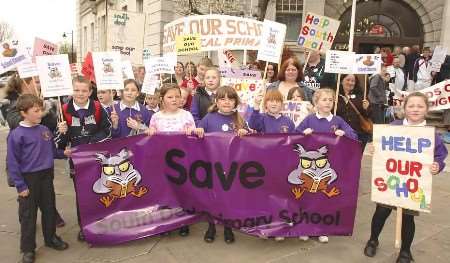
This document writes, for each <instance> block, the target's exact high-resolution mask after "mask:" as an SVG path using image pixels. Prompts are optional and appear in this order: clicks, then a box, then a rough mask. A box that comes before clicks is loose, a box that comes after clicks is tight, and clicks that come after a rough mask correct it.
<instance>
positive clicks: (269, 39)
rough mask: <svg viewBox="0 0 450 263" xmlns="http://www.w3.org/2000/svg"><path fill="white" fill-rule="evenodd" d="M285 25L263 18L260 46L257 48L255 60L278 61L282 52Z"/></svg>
mask: <svg viewBox="0 0 450 263" xmlns="http://www.w3.org/2000/svg"><path fill="white" fill-rule="evenodd" d="M285 36H286V25H285V24H281V23H277V22H273V21H270V20H264V23H263V32H262V35H261V47H260V49H259V50H258V56H257V58H256V59H257V60H262V61H267V62H272V63H279V62H280V57H281V53H282V52H283V46H284V38H285Z"/></svg>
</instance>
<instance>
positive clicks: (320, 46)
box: [297, 13, 341, 51]
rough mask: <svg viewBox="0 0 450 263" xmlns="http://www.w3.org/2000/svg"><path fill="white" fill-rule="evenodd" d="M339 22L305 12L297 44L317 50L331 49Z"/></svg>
mask: <svg viewBox="0 0 450 263" xmlns="http://www.w3.org/2000/svg"><path fill="white" fill-rule="evenodd" d="M340 23H341V22H340V21H339V20H335V19H332V18H330V17H326V16H320V15H317V14H313V13H307V14H306V16H305V21H303V25H302V28H301V29H300V35H299V36H298V41H297V42H298V45H299V46H301V47H304V48H308V49H313V50H318V51H327V50H329V49H331V46H332V45H333V41H334V38H335V37H336V32H337V30H338V28H339V24H340Z"/></svg>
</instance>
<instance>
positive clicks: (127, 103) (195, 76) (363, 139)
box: [2, 46, 448, 263]
mask: <svg viewBox="0 0 450 263" xmlns="http://www.w3.org/2000/svg"><path fill="white" fill-rule="evenodd" d="M380 52H381V54H382V57H383V61H384V65H383V66H382V70H381V72H380V73H379V74H375V75H373V76H371V77H370V78H369V83H368V84H369V85H368V90H367V91H364V90H363V87H365V85H361V84H360V82H361V80H360V77H359V76H357V75H354V74H345V75H341V78H340V79H338V80H336V79H335V76H334V75H333V74H328V73H325V72H324V59H323V58H321V56H320V54H319V53H318V52H312V53H311V54H310V55H309V59H308V61H307V62H306V64H305V65H302V64H301V63H300V62H299V60H298V59H297V58H296V57H291V58H289V59H286V60H285V61H283V63H282V64H281V66H280V67H279V71H278V66H277V65H275V64H269V66H268V70H267V88H266V89H263V91H262V92H260V93H259V94H258V95H257V96H255V100H254V103H253V110H252V112H251V115H250V117H249V118H248V119H245V118H244V117H242V116H241V115H240V113H239V111H238V110H237V108H238V107H239V104H240V99H239V95H238V93H237V92H236V90H234V89H233V88H232V87H229V86H221V84H220V83H221V74H220V71H219V69H218V68H217V67H215V66H214V65H213V63H212V62H211V60H210V59H208V58H202V59H201V60H200V61H199V62H198V63H197V64H194V63H193V62H190V61H189V62H187V63H181V62H178V63H177V65H176V67H175V75H172V76H166V77H165V78H164V79H163V82H164V84H163V85H162V86H161V88H160V89H158V90H156V91H155V93H154V94H152V95H149V94H147V95H145V94H141V86H142V82H143V79H144V75H145V72H144V70H143V68H138V69H137V70H136V72H135V74H136V80H133V79H128V80H125V81H124V89H123V90H121V91H117V92H116V91H114V90H98V91H97V90H96V88H95V83H91V82H90V81H89V80H87V79H86V78H83V77H81V76H77V77H75V78H74V79H73V95H72V96H71V97H70V98H66V99H64V101H65V102H66V103H64V105H63V106H62V109H61V111H62V114H61V115H62V116H60V117H58V115H60V114H58V108H57V105H58V100H57V99H46V100H44V101H43V100H42V99H40V98H39V90H40V85H39V81H38V79H37V78H33V79H31V78H26V79H20V78H19V76H18V75H17V74H16V75H13V76H12V77H11V78H10V79H9V82H8V84H7V96H6V99H7V100H8V103H6V104H5V105H4V107H2V113H3V115H4V116H5V118H6V120H7V122H8V125H9V127H10V129H11V130H10V133H9V135H8V147H7V148H8V150H7V170H8V171H7V173H8V179H9V183H10V185H11V186H14V187H16V189H17V192H18V195H19V198H18V202H19V221H20V224H21V240H20V249H21V251H22V252H23V261H24V262H34V258H35V252H34V251H35V248H36V242H35V239H36V238H35V235H36V216H37V210H38V208H39V209H40V210H41V212H42V216H43V217H42V225H43V232H44V240H45V245H46V246H48V247H51V248H54V249H57V250H64V249H66V248H68V244H67V243H66V242H64V241H63V240H62V239H61V238H60V237H58V236H57V235H56V226H57V225H58V226H63V223H64V221H63V219H62V218H61V216H59V213H58V211H57V209H56V205H55V194H54V187H53V158H67V159H68V160H69V164H70V168H71V172H70V176H71V178H74V176H75V174H74V170H73V162H72V161H71V159H70V157H71V147H75V146H77V145H82V144H90V143H97V142H102V141H106V140H110V139H114V138H123V137H127V136H133V135H137V134H147V135H148V136H154V135H155V134H158V133H165V132H179V133H185V134H187V135H194V134H195V135H197V136H198V137H203V136H204V134H205V133H210V132H224V133H234V134H236V135H237V136H246V135H248V134H254V133H300V134H304V135H309V134H314V133H316V132H324V133H332V134H334V135H336V136H346V137H349V138H351V139H354V140H358V141H359V142H360V143H361V145H362V151H364V148H365V147H366V144H367V143H368V142H369V141H370V139H371V134H370V130H367V129H366V128H365V127H364V125H363V123H362V120H363V119H368V118H370V119H371V120H372V121H373V122H374V123H386V122H388V121H391V120H390V119H388V118H386V114H385V113H386V107H387V105H389V92H387V91H388V90H389V89H388V83H393V84H395V87H396V88H401V89H402V90H409V91H411V92H412V93H410V94H409V95H408V96H407V97H406V99H405V100H404V104H403V106H402V107H403V113H402V115H403V117H402V118H401V119H399V120H396V121H395V122H394V123H393V125H406V126H423V125H425V124H426V121H425V117H426V114H427V112H428V99H427V97H426V96H425V95H423V94H422V93H420V92H416V91H418V90H420V89H423V88H425V87H426V86H430V85H432V83H433V82H435V81H438V80H439V78H442V77H443V76H442V75H443V74H444V72H447V74H448V69H447V70H445V69H444V70H441V72H439V74H436V73H433V72H429V73H428V72H427V70H428V69H427V67H428V64H427V63H428V61H429V59H430V55H431V52H430V50H429V49H427V48H424V49H423V54H422V55H420V54H419V53H418V52H419V50H418V47H416V46H414V47H412V48H411V49H409V48H404V49H403V50H401V49H399V48H396V49H395V51H394V53H391V52H390V50H389V49H388V48H383V49H381V50H380ZM446 62H448V60H446ZM445 65H447V64H445ZM390 66H392V67H393V68H394V69H395V70H394V71H390V72H391V73H390V74H389V73H388V71H387V69H388V67H390ZM443 67H444V66H443ZM252 68H253V69H258V67H257V65H256V64H254V65H253V67H252ZM392 72H395V74H392ZM444 78H448V75H447V76H444ZM336 81H339V87H340V89H339V94H338V96H337V97H336V95H335V93H336V92H335V90H334V88H333V87H336ZM366 93H367V96H366ZM286 100H296V101H307V102H310V103H311V104H310V105H311V106H310V107H309V109H308V111H309V112H308V113H309V115H308V116H305V118H304V119H303V121H302V122H301V123H300V124H299V125H298V126H297V127H295V125H294V122H293V120H291V119H289V118H288V117H286V116H283V114H282V108H283V102H284V101H286ZM336 100H337V101H338V103H337V108H336V115H334V114H333V108H334V105H335V101H336ZM61 117H62V118H61ZM44 135H45V136H44ZM53 142H54V143H53ZM446 156H447V150H446V148H445V146H444V145H443V143H442V140H440V137H439V136H436V148H435V162H434V163H433V166H432V168H431V173H432V174H437V173H438V172H440V171H441V170H442V169H443V168H444V159H445V158H446ZM25 164H26V165H25ZM78 194H80V192H79V193H78ZM81 194H82V193H81ZM76 207H77V212H78V213H77V215H78V222H79V223H80V215H79V209H78V204H77V206H76ZM391 210H392V208H391V207H385V206H382V205H377V207H376V210H375V213H374V216H373V219H372V228H371V235H370V238H369V241H368V242H367V245H366V247H365V250H364V253H365V255H367V256H369V257H373V256H374V255H375V254H376V249H377V246H378V236H379V235H380V232H381V230H382V228H383V225H384V222H385V220H386V218H387V217H388V216H389V214H390V212H391ZM403 231H404V233H402V241H403V242H402V248H401V252H400V254H399V256H398V259H397V262H401V263H404V262H411V261H412V255H411V243H412V240H413V237H414V217H413V216H410V214H408V213H407V214H406V216H404V217H403ZM179 234H180V235H182V236H186V235H188V234H189V227H188V226H185V227H182V228H181V229H179ZM215 237H216V226H215V225H214V223H212V222H210V224H209V226H208V229H207V231H206V232H205V235H204V240H205V241H206V242H213V241H214V239H215ZM299 238H301V239H302V240H307V239H308V238H309V237H307V236H302V237H299ZM278 239H282V238H278ZM78 240H80V241H84V235H83V231H82V230H81V228H80V231H79V234H78ZM224 240H225V242H227V243H233V242H234V241H235V237H234V234H233V231H232V229H231V228H230V227H225V228H224ZM318 240H319V241H320V242H328V237H327V236H320V237H318Z"/></svg>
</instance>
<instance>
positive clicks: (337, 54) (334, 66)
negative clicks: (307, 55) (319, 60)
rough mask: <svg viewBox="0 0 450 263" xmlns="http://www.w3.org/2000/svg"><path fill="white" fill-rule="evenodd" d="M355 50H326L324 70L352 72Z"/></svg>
mask: <svg viewBox="0 0 450 263" xmlns="http://www.w3.org/2000/svg"><path fill="white" fill-rule="evenodd" d="M354 60H355V52H348V51H338V50H328V51H327V55H326V59H325V72H328V73H341V74H352V73H353V63H354Z"/></svg>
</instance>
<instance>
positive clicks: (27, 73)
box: [17, 63, 39, 79]
mask: <svg viewBox="0 0 450 263" xmlns="http://www.w3.org/2000/svg"><path fill="white" fill-rule="evenodd" d="M17 72H19V77H20V78H21V79H24V78H30V77H34V76H38V75H39V72H38V69H37V67H36V64H35V63H23V64H20V65H19V66H17Z"/></svg>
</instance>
